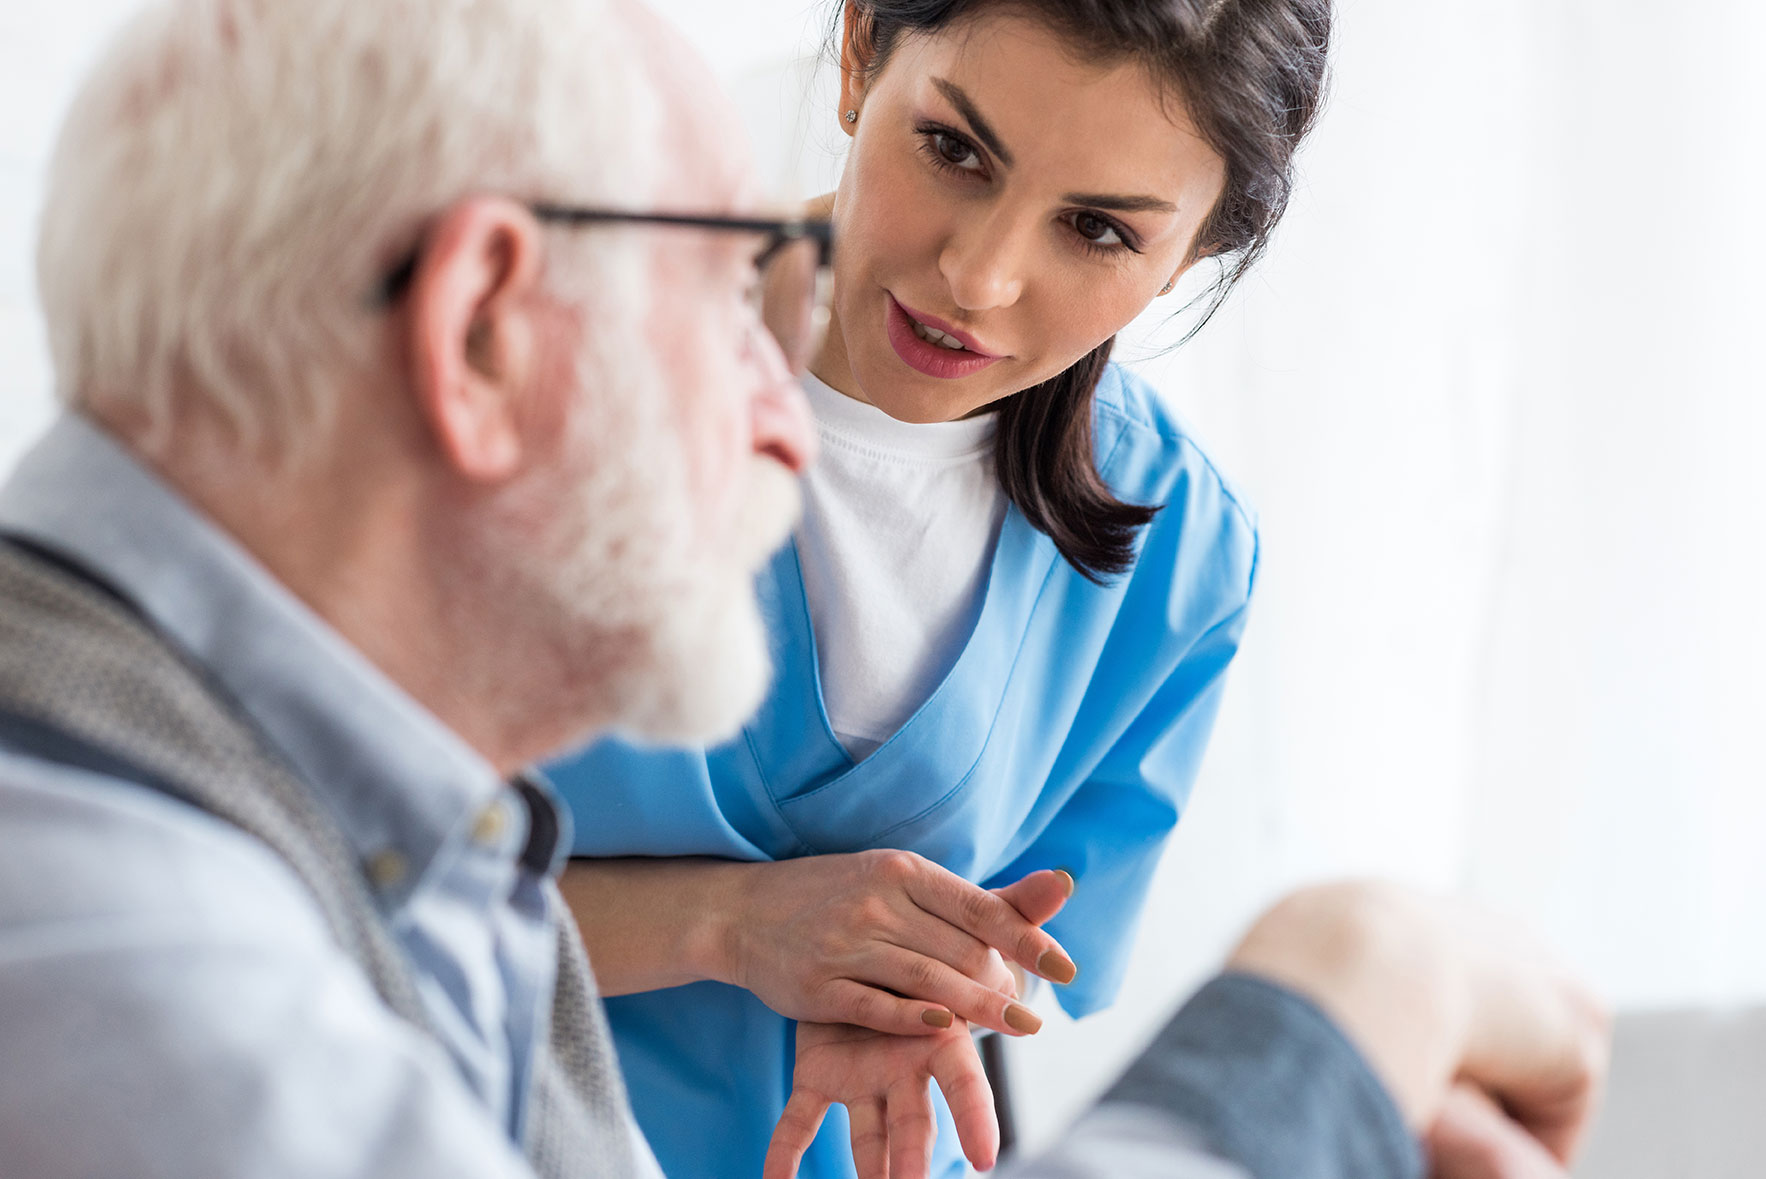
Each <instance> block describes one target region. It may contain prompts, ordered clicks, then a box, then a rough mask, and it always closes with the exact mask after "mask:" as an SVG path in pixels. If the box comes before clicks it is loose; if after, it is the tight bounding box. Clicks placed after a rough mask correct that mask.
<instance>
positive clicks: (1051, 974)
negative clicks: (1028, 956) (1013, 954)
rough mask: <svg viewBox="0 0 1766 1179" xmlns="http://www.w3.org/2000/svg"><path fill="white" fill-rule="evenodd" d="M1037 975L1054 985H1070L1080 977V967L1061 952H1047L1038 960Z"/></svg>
mask: <svg viewBox="0 0 1766 1179" xmlns="http://www.w3.org/2000/svg"><path fill="white" fill-rule="evenodd" d="M1036 973H1038V974H1040V975H1042V976H1043V977H1044V978H1046V979H1048V980H1049V981H1050V982H1052V983H1070V982H1072V981H1073V980H1074V978H1076V977H1077V976H1078V974H1079V967H1077V966H1075V965H1074V964H1073V959H1071V958H1069V957H1067V955H1065V954H1063V953H1061V951H1059V950H1045V951H1044V952H1043V955H1042V957H1040V958H1038V959H1037V960H1036Z"/></svg>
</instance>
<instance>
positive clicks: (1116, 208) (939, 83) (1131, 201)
mask: <svg viewBox="0 0 1766 1179" xmlns="http://www.w3.org/2000/svg"><path fill="white" fill-rule="evenodd" d="M932 85H934V86H935V87H937V88H938V92H939V93H940V94H942V95H944V97H945V98H946V99H947V100H949V102H950V104H951V105H952V106H954V107H956V108H957V114H959V115H961V116H963V121H964V122H966V123H968V124H969V130H970V131H973V132H974V133H975V138H977V139H979V140H980V141H981V142H982V143H983V144H985V145H986V147H987V150H988V151H990V152H992V153H993V154H994V155H996V156H998V157H999V161H1000V163H1002V164H1004V165H1005V166H1006V167H1008V168H1010V167H1011V166H1012V164H1013V163H1014V161H1013V159H1012V153H1011V151H1010V150H1009V149H1008V148H1007V147H1006V145H1005V144H1003V143H1001V142H1000V137H999V132H997V131H995V130H994V129H993V127H992V125H990V124H989V123H988V121H987V119H986V118H984V117H983V116H982V114H981V112H980V111H979V110H978V109H976V106H975V101H974V100H973V99H971V98H970V97H969V96H968V94H966V93H964V91H963V88H962V87H961V86H958V85H957V84H956V83H955V82H952V81H950V80H949V79H946V78H934V79H932ZM1065 199H1066V200H1067V203H1068V204H1073V205H1090V206H1091V207H1092V208H1094V209H1107V210H1109V211H1111V212H1115V213H1175V212H1177V206H1176V205H1174V204H1172V203H1171V202H1170V201H1167V200H1162V199H1160V198H1159V197H1152V196H1114V195H1111V194H1108V193H1095V192H1070V193H1068V194H1067V196H1066V198H1065Z"/></svg>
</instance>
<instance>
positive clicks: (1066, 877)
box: [1055, 868, 1074, 899]
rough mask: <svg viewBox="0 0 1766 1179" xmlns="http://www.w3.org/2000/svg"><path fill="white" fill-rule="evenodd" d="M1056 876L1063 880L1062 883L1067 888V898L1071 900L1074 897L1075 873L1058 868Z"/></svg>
mask: <svg viewBox="0 0 1766 1179" xmlns="http://www.w3.org/2000/svg"><path fill="white" fill-rule="evenodd" d="M1055 875H1057V876H1059V877H1060V878H1061V883H1062V884H1065V885H1066V886H1067V896H1068V898H1069V899H1071V898H1072V896H1073V883H1074V882H1073V873H1071V872H1069V871H1067V869H1065V868H1056V869H1055Z"/></svg>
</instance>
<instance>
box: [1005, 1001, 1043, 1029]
mask: <svg viewBox="0 0 1766 1179" xmlns="http://www.w3.org/2000/svg"><path fill="white" fill-rule="evenodd" d="M1006 1026H1007V1027H1009V1028H1011V1029H1012V1030H1013V1031H1015V1032H1023V1033H1024V1034H1025V1035H1026V1036H1029V1035H1033V1034H1035V1033H1036V1032H1037V1031H1039V1030H1040V1029H1041V1028H1042V1019H1041V1018H1040V1017H1039V1016H1038V1015H1037V1014H1036V1012H1034V1011H1032V1010H1030V1008H1028V1007H1026V1006H1024V1005H1023V1004H1022V1003H1011V1004H1008V1005H1007V1006H1006Z"/></svg>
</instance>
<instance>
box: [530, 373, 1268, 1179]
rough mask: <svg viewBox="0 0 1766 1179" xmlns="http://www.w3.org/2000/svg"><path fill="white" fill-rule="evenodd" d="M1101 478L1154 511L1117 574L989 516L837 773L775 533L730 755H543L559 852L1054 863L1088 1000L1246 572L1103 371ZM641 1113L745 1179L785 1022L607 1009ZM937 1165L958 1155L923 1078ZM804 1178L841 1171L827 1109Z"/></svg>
mask: <svg viewBox="0 0 1766 1179" xmlns="http://www.w3.org/2000/svg"><path fill="white" fill-rule="evenodd" d="M1094 421H1095V427H1096V429H1095V444H1096V449H1097V461H1098V469H1099V472H1100V473H1101V474H1102V475H1103V477H1104V479H1105V481H1106V482H1107V483H1108V484H1109V486H1110V487H1111V488H1112V489H1113V490H1114V492H1115V494H1116V495H1117V496H1118V497H1119V498H1121V499H1123V500H1125V501H1128V502H1131V503H1143V504H1161V505H1163V508H1162V510H1161V511H1160V512H1159V514H1158V515H1157V516H1156V517H1155V518H1154V521H1153V523H1152V524H1150V525H1149V526H1148V527H1147V528H1145V529H1144V530H1142V532H1141V533H1140V536H1139V539H1138V541H1137V544H1138V550H1139V553H1138V557H1137V559H1136V561H1135V564H1134V567H1133V568H1132V569H1131V570H1130V571H1129V572H1128V573H1127V574H1126V575H1124V576H1121V577H1118V578H1115V579H1112V580H1111V581H1110V582H1109V583H1108V584H1105V585H1102V586H1099V585H1095V584H1093V583H1092V582H1090V581H1088V580H1087V579H1086V578H1085V577H1083V576H1082V575H1080V574H1079V573H1078V571H1076V570H1075V569H1074V568H1073V567H1072V566H1071V565H1069V564H1068V563H1067V562H1066V561H1064V560H1062V559H1061V558H1060V555H1059V553H1058V552H1057V551H1056V550H1055V547H1054V544H1053V543H1052V542H1051V541H1050V540H1049V538H1048V537H1047V536H1045V535H1043V534H1041V533H1039V532H1037V531H1036V530H1035V529H1034V528H1032V527H1031V526H1030V524H1029V523H1028V522H1027V521H1026V520H1025V518H1024V517H1023V515H1022V514H1020V513H1019V512H1018V511H1017V510H1016V509H1015V508H1014V509H1012V510H1011V511H1009V512H1008V513H1007V516H1006V520H1005V523H1004V525H1003V527H1002V528H1001V531H1000V537H999V542H998V547H997V549H996V550H995V553H994V557H993V565H992V570H991V573H990V575H989V578H988V583H987V592H986V598H985V600H984V602H983V604H982V607H981V611H980V615H979V617H978V619H977V621H976V624H975V629H974V632H973V634H972V635H971V636H970V638H969V641H968V643H967V645H966V646H965V647H964V648H963V650H962V652H961V654H960V655H959V656H958V657H957V660H956V663H955V665H954V666H953V667H952V668H951V670H950V672H949V674H948V675H947V676H946V677H945V679H944V681H943V682H942V683H941V684H940V685H939V686H938V688H937V689H936V690H935V691H934V692H933V694H932V696H931V697H930V698H929V699H928V700H927V701H926V703H925V704H924V705H923V706H922V707H921V708H920V710H919V711H918V712H916V713H915V714H914V715H913V716H912V717H911V718H910V719H909V720H908V722H907V723H906V724H905V725H904V726H903V727H902V728H901V730H900V731H899V732H897V733H896V734H895V736H894V737H892V738H891V739H890V740H889V741H887V742H885V743H884V744H883V745H882V746H881V747H880V748H878V749H877V750H876V751H875V752H874V753H872V754H871V755H870V756H869V757H868V758H866V759H865V760H864V761H861V762H859V763H857V764H856V765H855V764H854V763H853V761H852V759H851V758H850V757H849V756H848V755H847V753H846V751H845V749H844V748H842V746H841V745H840V742H839V741H838V740H836V739H835V737H834V734H833V732H832V730H831V729H830V727H829V724H828V718H827V713H826V711H825V710H824V708H823V706H822V698H821V686H820V682H819V675H818V672H817V661H816V650H815V636H814V634H813V633H812V631H811V627H810V617H809V607H808V604H807V602H806V599H805V596H804V591H803V578H802V571H801V568H800V566H799V564H798V554H797V551H796V548H795V546H788V547H786V548H785V549H784V550H782V551H781V552H780V554H779V555H778V556H777V557H776V558H775V559H774V560H773V562H772V563H771V565H770V566H769V567H768V568H767V569H766V570H765V571H763V573H762V574H761V576H760V578H759V579H758V592H759V597H760V601H761V605H762V609H763V611H764V615H765V617H766V619H767V623H768V628H769V631H770V635H771V647H772V656H773V661H774V666H775V668H776V680H775V683H774V685H773V689H772V693H771V695H770V697H769V699H768V700H767V702H766V704H765V705H763V706H762V708H761V710H760V712H759V713H758V714H757V715H756V716H755V717H754V718H753V720H752V721H750V723H749V724H748V725H747V726H745V727H744V729H743V731H742V733H741V735H740V736H739V737H737V738H736V739H735V740H733V741H731V742H729V743H728V744H726V745H722V746H719V747H716V748H713V749H695V750H690V751H676V750H658V749H654V748H641V747H637V746H634V745H628V744H623V743H620V742H617V741H605V742H602V743H599V744H597V745H595V746H594V747H592V748H591V749H589V750H588V751H587V752H585V753H582V754H581V755H579V756H576V757H574V758H572V759H569V760H566V761H564V762H562V763H559V764H557V765H554V766H552V767H550V768H549V773H550V774H551V775H552V778H553V780H554V781H555V782H556V783H557V786H558V788H559V790H560V792H561V793H562V794H563V795H564V796H565V798H566V799H567V800H568V801H569V802H570V803H571V805H572V808H573V810H574V811H575V815H576V832H577V838H576V847H575V850H576V853H577V854H579V855H587V856H718V857H724V858H728V859H739V860H780V859H786V858H789V857H793V856H805V855H817V854H822V853H828V852H852V851H860V850H863V849H867V848H880V847H894V848H906V849H909V850H911V851H915V852H918V853H919V854H921V855H923V856H926V857H927V858H928V859H931V860H935V861H937V862H938V863H940V864H942V865H944V866H945V867H947V868H949V869H950V870H951V871H953V872H956V873H958V874H960V875H962V876H964V877H966V878H968V879H970V880H974V881H978V882H981V883H983V884H985V885H986V886H988V887H997V886H1000V885H1003V884H1008V883H1010V882H1011V881H1013V880H1016V879H1018V878H1019V877H1021V876H1024V875H1025V874H1027V873H1029V872H1032V871H1035V870H1037V869H1039V868H1057V867H1058V868H1065V869H1066V870H1067V871H1069V872H1070V873H1072V874H1073V876H1074V878H1075V879H1076V881H1077V882H1078V887H1077V889H1076V891H1075V893H1074V896H1073V899H1072V900H1071V901H1069V902H1068V904H1067V907H1066V908H1065V909H1063V910H1062V912H1061V913H1060V914H1059V915H1058V916H1057V917H1056V918H1055V919H1054V920H1053V921H1052V922H1050V924H1049V929H1050V932H1052V933H1053V934H1054V935H1055V937H1056V938H1058V939H1059V940H1060V942H1061V944H1062V945H1063V946H1064V947H1066V949H1067V950H1068V952H1069V953H1070V954H1071V955H1072V956H1073V958H1074V960H1075V961H1076V962H1077V963H1078V964H1079V968H1080V970H1079V977H1078V978H1077V979H1076V980H1075V981H1074V982H1073V984H1072V985H1070V986H1067V987H1057V988H1055V990H1056V993H1057V995H1058V996H1059V1000H1060V1003H1061V1005H1062V1007H1064V1008H1065V1009H1066V1010H1067V1011H1068V1012H1069V1013H1071V1014H1073V1015H1084V1014H1087V1013H1089V1012H1092V1011H1095V1010H1098V1009H1099V1008H1101V1007H1103V1006H1105V1005H1106V1004H1108V1003H1109V1002H1110V1001H1111V999H1112V998H1114V996H1115V994H1116V990H1117V988H1118V986H1119V985H1120V983H1121V979H1122V972H1123V968H1124V966H1125V964H1126V961H1127V958H1128V951H1129V947H1130V940H1131V938H1132V935H1133V931H1134V927H1135V922H1136V920H1137V918H1138V915H1139V912H1140V909H1141V904H1142V901H1143V899H1144V897H1145V893H1146V888H1147V884H1148V881H1149V880H1150V879H1151V876H1152V873H1153V870H1154V868H1155V866H1156V865H1157V862H1158V858H1159V852H1160V849H1161V848H1162V846H1163V845H1164V842H1165V839H1166V837H1167V836H1168V835H1169V834H1170V832H1171V830H1172V827H1173V826H1174V825H1175V824H1176V822H1177V818H1178V815H1179V813H1180V812H1181V810H1182V808H1183V806H1184V803H1185V802H1186V800H1187V798H1188V796H1189V791H1190V786H1191V784H1192V783H1193V782H1194V780H1195V776H1196V769H1197V765H1198V763H1199V762H1200V760H1201V756H1202V750H1203V747H1204V745H1205V744H1206V742H1207V738H1208V732H1209V729H1210V728H1211V727H1212V725H1213V722H1214V715H1215V711H1216V709H1217V707H1218V704H1219V699H1220V691H1221V686H1222V681H1223V677H1224V673H1225V671H1226V667H1227V664H1228V663H1230V662H1231V660H1232V658H1233V655H1234V653H1235V652H1236V651H1237V649H1238V644H1239V636H1240V634H1241V632H1242V630H1243V628H1244V624H1245V611H1246V607H1247V604H1248V602H1249V599H1250V594H1251V587H1252V582H1253V579H1254V576H1255V574H1256V567H1257V535H1256V530H1255V527H1254V525H1253V522H1252V520H1251V517H1250V515H1249V514H1248V513H1247V511H1246V509H1245V508H1244V507H1243V506H1242V504H1241V502H1240V500H1239V498H1238V497H1237V496H1236V495H1235V494H1234V492H1233V491H1232V489H1231V488H1230V487H1229V485H1228V484H1227V483H1226V481H1225V480H1224V479H1223V478H1222V477H1221V475H1220V474H1219V472H1218V471H1216V469H1215V467H1214V465H1213V463H1211V462H1210V461H1209V460H1208V458H1207V456H1206V455H1204V454H1203V453H1202V452H1201V450H1200V449H1198V448H1197V446H1196V444H1195V442H1194V441H1192V440H1191V438H1190V436H1189V434H1188V433H1187V431H1186V429H1185V428H1184V426H1183V425H1182V424H1181V423H1180V422H1179V420H1178V419H1177V417H1176V416H1175V415H1174V414H1173V413H1172V411H1171V410H1170V409H1169V408H1168V407H1167V406H1166V405H1164V404H1163V402H1162V401H1161V400H1160V399H1159V398H1158V397H1157V396H1156V395H1155V394H1154V393H1153V391H1152V389H1151V388H1150V387H1149V386H1147V385H1146V384H1145V383H1144V382H1142V381H1140V380H1139V379H1137V378H1135V377H1132V376H1130V375H1128V374H1127V373H1125V372H1124V371H1123V370H1122V369H1120V368H1118V367H1117V366H1115V365H1112V366H1110V367H1109V368H1108V369H1107V370H1106V372H1105V374H1104V377H1103V379H1102V380H1101V381H1100V382H1099V385H1098V390H1097V395H1096V409H1095V418H1094ZM607 1013H608V1017H609V1019H610V1021H611V1023H612V1026H613V1031H614V1035H615V1037H616V1039H617V1041H618V1045H619V1058H620V1062H621V1065H622V1066H623V1068H624V1070H625V1074H626V1081H627V1084H628V1086H629V1087H630V1090H631V1097H632V1102H633V1105H634V1107H635V1108H636V1110H637V1115H638V1120H639V1122H640V1124H641V1125H642V1126H643V1128H644V1132H645V1133H646V1134H647V1135H648V1136H649V1139H650V1143H651V1145H652V1146H653V1147H654V1148H655V1150H656V1155H657V1158H658V1159H659V1160H660V1161H661V1163H662V1165H663V1169H664V1171H665V1172H666V1173H667V1174H668V1175H669V1176H670V1177H671V1179H730V1177H732V1176H736V1177H739V1176H758V1175H759V1174H760V1170H761V1162H762V1160H763V1159H764V1157H765V1155H766V1146H767V1142H768V1140H769V1139H770V1137H771V1136H772V1131H773V1127H774V1125H775V1124H776V1122H777V1121H778V1117H779V1114H780V1113H781V1111H782V1110H783V1109H784V1105H785V1099H786V1097H787V1096H788V1095H789V1093H790V1084H791V1071H792V1063H793V1056H792V1051H793V1048H792V1045H793V1025H792V1023H791V1022H790V1021H789V1020H786V1019H784V1018H783V1017H781V1016H779V1015H777V1014H775V1013H774V1012H772V1011H771V1010H769V1009H768V1008H767V1007H765V1006H764V1005H763V1004H761V1003H760V1001H759V1000H757V999H755V998H754V997H753V995H751V994H749V993H748V992H747V991H743V990H740V989H737V988H734V987H729V986H725V985H723V984H720V983H696V984H693V985H691V986H685V987H676V988H673V989H670V990H666V991H654V992H650V993H648V994H641V995H628V996H622V997H619V998H614V999H609V1000H608V1001H607ZM934 1105H935V1107H936V1109H937V1111H938V1116H939V1137H938V1144H937V1147H936V1149H935V1153H934V1159H933V1170H932V1173H933V1175H934V1176H947V1175H960V1174H962V1173H963V1168H964V1166H965V1164H964V1163H963V1161H962V1155H961V1150H960V1148H959V1146H958V1143H957V1140H956V1132H955V1130H954V1128H953V1127H952V1125H951V1122H950V1115H949V1112H948V1111H947V1110H946V1109H945V1107H944V1103H943V1101H942V1099H941V1098H939V1097H938V1096H937V1094H936V1092H935V1093H934ZM802 1174H803V1175H804V1176H806V1177H808V1179H843V1177H850V1176H852V1175H853V1174H854V1169H853V1163H852V1152H851V1145H850V1142H849V1140H848V1132H847V1123H846V1116H845V1110H844V1109H843V1108H841V1107H839V1106H836V1107H834V1109H833V1110H831V1111H830V1112H829V1116H828V1121H827V1123H826V1124H824V1126H823V1128H822V1132H821V1134H820V1136H819V1137H818V1138H817V1139H816V1142H815V1145H814V1146H813V1147H812V1148H811V1150H810V1151H809V1153H808V1154H807V1155H806V1156H805V1159H804V1165H803V1170H802Z"/></svg>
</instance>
